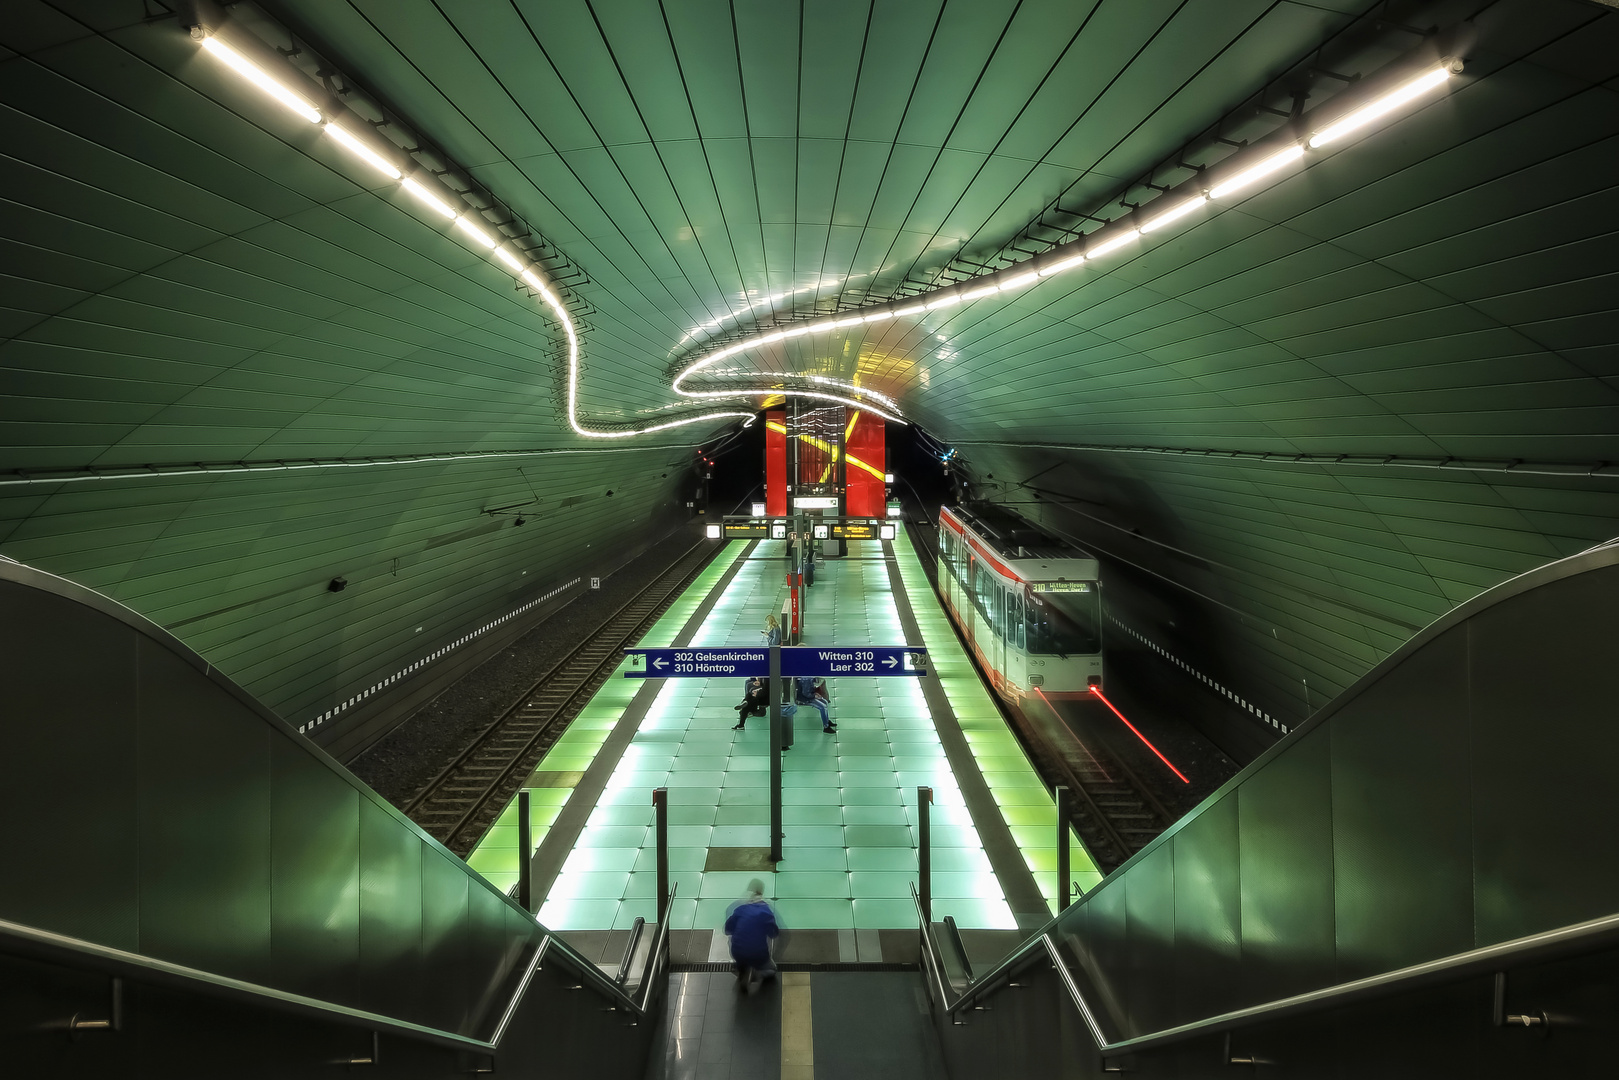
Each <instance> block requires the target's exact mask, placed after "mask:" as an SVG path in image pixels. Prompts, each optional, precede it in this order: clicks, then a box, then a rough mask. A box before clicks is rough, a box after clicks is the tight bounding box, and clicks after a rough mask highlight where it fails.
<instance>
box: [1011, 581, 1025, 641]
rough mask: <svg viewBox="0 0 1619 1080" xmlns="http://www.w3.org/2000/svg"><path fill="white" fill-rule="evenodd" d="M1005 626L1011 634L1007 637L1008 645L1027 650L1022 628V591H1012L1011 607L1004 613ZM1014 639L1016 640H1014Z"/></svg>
mask: <svg viewBox="0 0 1619 1080" xmlns="http://www.w3.org/2000/svg"><path fill="white" fill-rule="evenodd" d="M1006 622H1007V626H1008V627H1009V628H1010V629H1011V631H1012V632H1011V634H1009V635H1008V636H1007V639H1006V643H1007V644H1008V645H1016V646H1017V647H1018V648H1019V649H1026V648H1028V642H1027V634H1026V632H1025V628H1024V626H1023V590H1022V589H1013V590H1012V593H1011V606H1010V607H1009V608H1008V609H1007V613H1006ZM1014 638H1015V639H1016V640H1014Z"/></svg>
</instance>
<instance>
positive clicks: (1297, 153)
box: [1209, 143, 1304, 199]
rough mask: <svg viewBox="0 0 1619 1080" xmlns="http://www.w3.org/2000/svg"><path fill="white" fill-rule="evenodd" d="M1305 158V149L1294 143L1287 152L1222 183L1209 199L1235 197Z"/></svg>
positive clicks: (1252, 166)
mask: <svg viewBox="0 0 1619 1080" xmlns="http://www.w3.org/2000/svg"><path fill="white" fill-rule="evenodd" d="M1303 157H1304V147H1303V146H1302V145H1300V144H1298V143H1294V144H1293V145H1292V146H1289V147H1288V148H1287V149H1286V150H1282V151H1280V152H1278V153H1275V154H1272V155H1271V156H1270V157H1268V158H1265V159H1264V160H1262V161H1261V162H1260V163H1259V164H1258V165H1251V166H1249V167H1248V168H1246V169H1244V170H1242V171H1241V172H1240V173H1237V174H1236V175H1235V176H1233V177H1231V178H1230V179H1229V180H1223V181H1221V182H1220V183H1219V184H1217V185H1216V186H1215V187H1214V188H1213V189H1212V190H1210V192H1209V198H1211V199H1223V198H1225V197H1226V196H1227V195H1234V194H1236V193H1237V192H1239V191H1241V190H1242V189H1243V188H1246V187H1250V186H1252V185H1253V184H1257V183H1258V182H1259V181H1261V180H1263V179H1264V178H1265V177H1267V176H1269V175H1270V174H1271V173H1274V172H1276V171H1277V170H1279V169H1285V168H1287V167H1288V166H1289V165H1291V164H1293V163H1294V162H1295V161H1299V160H1301V159H1302V158H1303Z"/></svg>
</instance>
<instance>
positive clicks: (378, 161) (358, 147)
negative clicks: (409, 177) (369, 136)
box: [321, 122, 404, 180]
mask: <svg viewBox="0 0 1619 1080" xmlns="http://www.w3.org/2000/svg"><path fill="white" fill-rule="evenodd" d="M321 130H322V131H324V132H325V133H326V134H328V135H330V136H331V137H332V138H334V139H336V140H337V141H338V143H339V144H341V145H342V147H343V148H344V149H345V150H347V151H349V152H350V153H352V154H354V155H355V156H356V157H358V158H360V159H361V160H362V161H364V162H365V163H366V164H367V165H370V166H371V167H372V168H374V169H376V170H377V171H378V172H380V173H382V174H383V175H384V176H386V177H387V178H388V179H390V180H398V179H400V178H401V177H402V176H404V174H403V173H401V172H400V171H399V170H398V169H396V168H394V167H393V166H392V165H390V164H389V163H388V160H387V159H386V158H384V157H383V156H382V155H381V154H379V153H377V152H376V151H375V150H373V149H371V148H370V147H369V146H367V145H365V143H363V142H361V141H360V140H359V139H357V138H355V137H354V135H353V134H352V133H350V132H349V131H347V130H345V129H344V128H341V127H338V126H337V125H336V124H334V123H331V122H328V123H327V124H326V126H325V127H324V128H322V129H321Z"/></svg>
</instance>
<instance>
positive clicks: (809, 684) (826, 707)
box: [793, 675, 838, 735]
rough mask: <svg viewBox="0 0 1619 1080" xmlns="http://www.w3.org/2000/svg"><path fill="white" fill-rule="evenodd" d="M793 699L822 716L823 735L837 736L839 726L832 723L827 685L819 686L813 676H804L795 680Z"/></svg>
mask: <svg viewBox="0 0 1619 1080" xmlns="http://www.w3.org/2000/svg"><path fill="white" fill-rule="evenodd" d="M793 697H794V698H795V699H796V701H797V703H798V704H799V705H809V706H811V707H813V708H814V709H815V711H816V712H818V713H820V714H821V733H822V734H823V735H832V734H835V733H836V732H837V730H838V725H836V724H834V723H833V722H832V706H831V703H830V701H829V698H828V695H827V693H826V684H825V683H824V682H823V683H821V684H820V685H819V686H817V685H816V680H815V678H814V677H813V676H810V675H803V676H800V677H799V678H796V679H794V680H793Z"/></svg>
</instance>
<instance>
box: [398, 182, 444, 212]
mask: <svg viewBox="0 0 1619 1080" xmlns="http://www.w3.org/2000/svg"><path fill="white" fill-rule="evenodd" d="M399 186H400V187H402V188H404V189H405V190H406V191H408V192H410V193H411V194H412V195H414V196H415V197H416V198H417V199H419V200H421V202H422V203H424V204H425V205H427V206H428V207H431V208H432V209H433V210H436V211H438V213H440V214H441V215H443V216H444V217H447V218H453V217H455V208H454V207H452V206H451V205H450V204H449V203H447V202H445V201H444V200H443V199H441V198H439V197H438V196H437V195H434V194H433V193H432V192H431V191H428V190H427V188H426V187H424V186H423V185H422V184H421V182H420V181H417V180H411V179H408V178H407V179H406V180H405V182H404V183H402V184H400V185H399Z"/></svg>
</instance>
